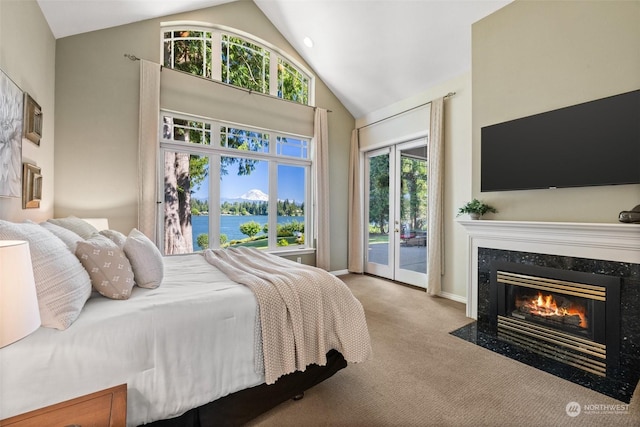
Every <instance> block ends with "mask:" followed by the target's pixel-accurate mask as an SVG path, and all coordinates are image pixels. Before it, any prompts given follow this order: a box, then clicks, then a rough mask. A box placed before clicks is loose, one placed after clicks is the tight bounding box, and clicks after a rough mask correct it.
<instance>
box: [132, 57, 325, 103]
mask: <svg viewBox="0 0 640 427" xmlns="http://www.w3.org/2000/svg"><path fill="white" fill-rule="evenodd" d="M124 57H125V58H127V59H130V60H131V61H140V58H138V57H137V56H135V55H132V54H130V53H125V54H124ZM160 71H162V65H160ZM173 71H177V72H179V73H184V71H180V70H173ZM187 74H190V73H187ZM191 75H192V76H194V77H198V78H200V79H205V80H207V81H209V82H213V83H217V84H220V85H223V86H226V87H230V88H233V89H237V90H241V91H243V92H247V93H248V94H249V95H262V96H268V97H269V98H275V97H274V96H273V95H269V94H266V93H262V92H255V91H253V90H251V89H246V88H244V87H240V86H234V85H230V84H228V83H224V82H219V81H217V80H212V79H208V78H206V77H202V76H196V75H195V74H191ZM276 99H279V100H281V101H287V102H292V103H294V104H296V105H302V106H303V107H308V108H313V109H314V110H315V109H317V108H319V107H313V106H311V105H306V104H300V103H299V102H295V101H291V100H289V99H284V98H276ZM327 113H333V111H331V110H327Z"/></svg>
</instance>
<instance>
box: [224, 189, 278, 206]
mask: <svg viewBox="0 0 640 427" xmlns="http://www.w3.org/2000/svg"><path fill="white" fill-rule="evenodd" d="M222 201H223V202H231V203H233V202H268V201H269V195H268V194H265V193H263V192H262V191H260V190H258V189H253V190H249V191H247V192H246V193H244V194H243V195H242V196H239V197H234V198H222Z"/></svg>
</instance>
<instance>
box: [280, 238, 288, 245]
mask: <svg viewBox="0 0 640 427" xmlns="http://www.w3.org/2000/svg"><path fill="white" fill-rule="evenodd" d="M278 246H289V242H288V241H287V239H280V240H278Z"/></svg>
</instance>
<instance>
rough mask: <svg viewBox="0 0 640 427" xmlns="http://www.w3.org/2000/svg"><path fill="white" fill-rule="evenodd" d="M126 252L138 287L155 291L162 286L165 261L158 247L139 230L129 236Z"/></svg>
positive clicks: (134, 230) (132, 231)
mask: <svg viewBox="0 0 640 427" xmlns="http://www.w3.org/2000/svg"><path fill="white" fill-rule="evenodd" d="M124 252H125V253H126V254H127V258H129V261H131V267H133V274H134V275H135V279H136V285H138V286H140V287H141V288H148V289H154V288H157V287H158V286H160V283H162V278H163V277H164V260H163V259H162V254H161V253H160V250H159V249H158V248H157V247H156V245H155V244H154V243H153V242H152V241H151V240H150V239H149V238H148V237H147V236H145V235H144V233H142V232H141V231H139V230H138V229H136V228H134V229H133V230H131V232H130V233H129V235H128V236H127V241H126V242H125V244H124Z"/></svg>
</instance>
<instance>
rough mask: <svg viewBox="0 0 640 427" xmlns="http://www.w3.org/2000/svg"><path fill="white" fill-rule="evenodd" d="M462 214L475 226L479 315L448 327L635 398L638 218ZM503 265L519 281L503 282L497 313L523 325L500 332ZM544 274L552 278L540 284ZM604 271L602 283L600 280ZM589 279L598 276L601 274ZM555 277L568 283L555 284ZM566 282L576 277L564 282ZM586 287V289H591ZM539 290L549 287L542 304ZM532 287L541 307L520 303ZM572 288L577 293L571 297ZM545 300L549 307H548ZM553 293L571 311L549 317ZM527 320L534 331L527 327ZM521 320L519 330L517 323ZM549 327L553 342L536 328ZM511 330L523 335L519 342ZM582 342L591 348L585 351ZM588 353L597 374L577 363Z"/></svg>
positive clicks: (471, 305) (470, 304)
mask: <svg viewBox="0 0 640 427" xmlns="http://www.w3.org/2000/svg"><path fill="white" fill-rule="evenodd" d="M459 222H460V224H462V225H463V226H464V227H465V229H467V231H468V232H469V248H470V255H469V283H468V286H469V287H468V299H467V315H468V317H470V318H473V319H476V321H474V322H471V323H469V324H468V325H466V326H464V327H462V328H459V329H457V330H455V331H452V332H451V334H452V335H454V336H457V337H459V338H462V339H464V340H466V341H469V342H471V343H474V344H476V345H479V346H481V347H484V348H486V349H489V350H491V351H493V352H496V353H499V354H501V355H503V356H506V357H509V358H511V359H514V360H517V361H519V362H521V363H523V364H526V365H529V366H532V367H535V368H537V369H540V370H542V371H545V372H547V373H550V374H552V375H555V376H558V377H561V378H564V379H566V380H567V381H571V382H574V383H576V384H580V385H582V386H585V387H588V388H590V389H592V390H595V391H597V392H600V393H603V394H605V395H607V396H611V397H614V398H616V399H618V400H620V401H622V402H626V403H629V402H630V400H631V397H632V396H633V393H634V390H635V389H636V385H637V384H638V381H639V380H640V314H639V313H638V307H640V224H615V223H612V224H605V223H559V222H558V223H553V222H546V223H545V222H522V221H497V220H492V221H471V220H469V221H459ZM522 268H524V270H523V269H522ZM497 271H503V272H505V273H511V274H504V275H502V276H501V282H506V281H515V282H518V283H516V284H511V283H501V284H500V286H501V287H503V289H502V290H501V292H503V293H502V294H501V295H502V296H501V297H500V301H501V310H504V311H502V312H501V314H500V315H501V316H503V317H505V318H510V319H509V322H511V323H517V322H520V323H518V325H517V327H511V325H507V326H506V327H505V326H502V323H503V322H502V321H501V328H500V332H498V297H497V288H498V280H497ZM563 271H566V274H568V276H565V275H564V274H565V273H562V272H563ZM549 272H551V273H549ZM557 273H559V274H557ZM575 273H578V274H577V275H576V274H575ZM580 274H583V276H581V275H580ZM492 276H495V280H492ZM520 276H532V277H534V278H535V280H534V286H538V287H545V288H551V289H536V288H532V287H531V286H530V283H529V282H530V279H529V278H527V277H525V279H526V280H522V277H520ZM602 276H605V277H602ZM607 277H608V279H607ZM540 278H543V279H549V280H547V281H543V283H542V284H540V283H538V284H536V283H535V282H537V281H539V280H540ZM601 278H602V279H604V281H603V282H604V283H600V282H599V279H601ZM502 279H505V280H502ZM590 279H597V280H596V283H593V282H592V281H591V280H590ZM555 281H558V282H560V285H562V286H559V287H558V286H556V282H555ZM609 281H612V283H609ZM563 282H570V283H571V285H570V286H569V288H565V287H564V286H566V284H564V283H563ZM613 282H615V283H613ZM550 284H553V286H550ZM574 284H578V286H574ZM584 285H587V286H584ZM574 287H577V288H578V290H579V291H580V292H577V293H578V294H579V295H572V294H571V293H569V292H573V289H570V288H574ZM591 287H600V288H604V301H602V298H601V297H602V295H596V297H586V296H585V295H584V294H589V293H591V292H592V289H591ZM509 288H511V289H509ZM585 289H586V290H588V292H584V290H585ZM538 291H541V292H542V293H543V294H544V295H543V296H542V297H541V298H540V304H538ZM567 291H569V292H567ZM596 291H597V292H596V294H597V293H601V292H602V289H600V290H598V289H596ZM507 292H510V293H507ZM549 295H550V297H549ZM531 296H533V299H534V300H535V305H542V306H543V308H544V309H542V310H537V311H536V310H534V311H533V312H532V307H531V306H529V307H527V306H525V307H522V304H523V300H524V302H525V303H526V302H527V301H528V303H529V304H532V302H531V298H529V297H531ZM568 297H570V298H569V300H570V301H567V300H566V298H568ZM507 298H508V299H507ZM516 298H518V301H516ZM563 298H564V299H563ZM547 299H548V301H549V304H548V305H549V307H547V306H546V305H547V304H546V302H547ZM554 302H555V304H556V308H558V309H559V313H564V311H563V310H562V309H566V310H567V312H568V311H569V309H568V306H572V307H573V309H572V310H571V313H572V314H571V315H570V316H569V315H563V316H559V315H556V316H555V317H554V316H543V314H553V315H555V313H556V311H555V309H552V308H551V307H552V306H553V303H554ZM558 305H559V306H560V307H557V306H558ZM574 306H578V307H579V308H576V307H574ZM603 307H604V309H603ZM533 308H534V309H535V306H534V307H533ZM574 309H575V310H582V311H584V312H585V314H586V322H587V323H586V325H585V324H583V323H582V320H580V323H578V321H577V319H576V318H575V317H573V316H574V315H575V314H573V311H574ZM603 313H604V314H603ZM522 317H524V319H522ZM543 317H544V318H543ZM603 318H604V319H603ZM576 323H577V326H576ZM521 324H525V325H526V326H527V327H528V328H530V329H533V330H534V331H536V332H535V333H533V332H529V335H527V334H526V333H524V332H523V331H522V328H521V327H520V325H521ZM616 324H618V325H619V326H618V327H616V326H615V325H616ZM509 328H510V329H509ZM514 329H515V332H511V331H512V330H514ZM547 329H551V330H553V334H552V335H551V337H552V339H550V340H551V341H552V342H546V341H545V340H541V339H540V338H539V335H543V334H539V333H538V332H537V331H538V330H543V331H545V333H546V330H547ZM506 330H509V332H510V333H511V337H509V338H507V339H511V341H507V340H506V339H505V331H506ZM525 331H526V332H528V331H527V330H525ZM498 333H499V334H500V338H498ZM514 335H515V339H518V340H520V341H524V344H514V342H515V339H514V338H513V336H514ZM531 335H534V336H533V337H532V336H531ZM543 336H544V337H545V338H549V336H548V335H543ZM565 339H566V340H568V341H569V343H567V342H566V340H565ZM556 341H560V342H562V343H563V344H562V345H560V344H558V343H557V342H556ZM584 347H587V348H588V347H591V348H590V349H588V350H587V351H586V352H585V351H583V350H582V349H583V348H584ZM576 348H578V349H580V350H579V351H578V350H576ZM599 348H603V349H604V352H603V351H600V350H599ZM603 353H604V357H603V356H602V354H603ZM543 354H544V355H543ZM567 354H568V356H567ZM571 359H575V360H571ZM584 359H586V360H587V362H588V365H587V368H588V369H591V368H593V366H589V365H596V366H597V369H594V370H596V371H599V373H598V374H595V373H592V372H591V371H590V370H585V369H584V367H581V368H578V367H575V365H574V362H575V361H576V360H578V361H580V363H582V361H583V360H584ZM603 365H604V368H603ZM605 368H606V369H605Z"/></svg>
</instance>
